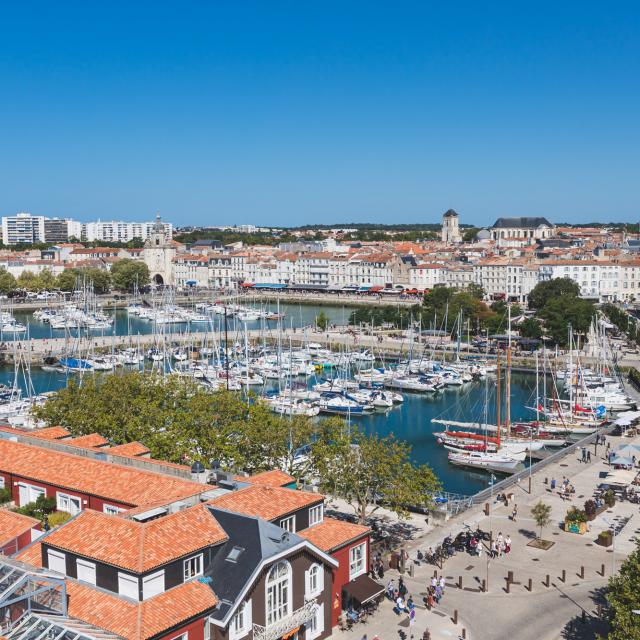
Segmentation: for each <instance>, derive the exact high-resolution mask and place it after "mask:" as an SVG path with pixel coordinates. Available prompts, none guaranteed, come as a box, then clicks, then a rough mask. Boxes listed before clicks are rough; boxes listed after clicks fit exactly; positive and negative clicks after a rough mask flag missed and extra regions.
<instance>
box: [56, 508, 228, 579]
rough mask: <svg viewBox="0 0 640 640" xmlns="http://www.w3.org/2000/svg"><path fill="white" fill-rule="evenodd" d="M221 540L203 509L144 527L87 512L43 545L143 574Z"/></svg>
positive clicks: (215, 523)
mask: <svg viewBox="0 0 640 640" xmlns="http://www.w3.org/2000/svg"><path fill="white" fill-rule="evenodd" d="M225 540H227V534H226V533H225V531H224V529H223V528H222V527H221V526H220V525H219V524H218V521H217V520H216V519H215V518H214V517H213V516H212V515H211V513H210V512H209V510H208V509H207V508H206V506H204V505H196V506H195V507H191V508H189V509H185V510H184V511H178V512H176V513H173V514H171V515H168V516H164V517H162V518H157V519H155V520H151V521H149V522H136V521H134V520H126V519H124V518H114V517H113V516H109V515H106V514H104V513H100V512H98V511H91V510H87V511H83V512H82V513H80V514H79V515H78V516H77V517H76V518H74V519H73V520H71V521H69V522H68V523H66V524H65V525H64V526H62V527H59V528H58V529H56V530H55V531H53V532H52V533H50V534H49V535H48V536H47V540H46V542H47V544H49V545H51V546H53V547H56V548H59V549H64V550H66V551H71V552H73V553H76V554H78V555H82V556H87V557H88V558H93V559H94V560H99V561H101V562H105V563H107V564H110V565H113V566H116V567H120V568H122V569H129V570H131V571H136V572H143V571H149V570H151V569H154V568H155V567H159V566H161V565H163V564H166V563H167V562H171V561H172V560H176V559H178V558H181V557H183V556H185V555H187V554H189V553H193V552H194V551H198V550H199V549H204V548H205V547H208V546H210V545H215V544H219V543H220V542H223V541H225ZM114 541H117V542H116V543H114Z"/></svg>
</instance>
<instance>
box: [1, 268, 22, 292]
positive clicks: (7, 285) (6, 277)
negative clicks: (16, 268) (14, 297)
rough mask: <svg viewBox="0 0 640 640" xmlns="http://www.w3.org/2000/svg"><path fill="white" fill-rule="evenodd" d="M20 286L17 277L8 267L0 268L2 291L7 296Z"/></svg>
mask: <svg viewBox="0 0 640 640" xmlns="http://www.w3.org/2000/svg"><path fill="white" fill-rule="evenodd" d="M17 288H18V284H17V282H16V279H15V278H14V277H13V275H12V274H11V273H9V272H8V271H7V270H6V269H0V293H3V294H4V295H5V296H6V295H8V294H9V293H12V292H13V291H15V290H16V289H17Z"/></svg>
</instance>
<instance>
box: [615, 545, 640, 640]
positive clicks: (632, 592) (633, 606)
mask: <svg viewBox="0 0 640 640" xmlns="http://www.w3.org/2000/svg"><path fill="white" fill-rule="evenodd" d="M607 601H608V604H609V608H608V618H609V624H610V625H611V629H610V631H609V635H608V636H607V638H608V639H609V640H640V616H639V615H638V614H637V613H634V612H636V611H638V610H639V609H640V546H639V543H638V542H636V548H635V550H634V551H633V553H631V555H630V556H629V557H628V558H627V559H626V560H625V561H624V562H623V563H622V566H621V567H620V571H619V572H618V573H617V574H616V575H615V576H612V577H611V578H609V585H608V589H607Z"/></svg>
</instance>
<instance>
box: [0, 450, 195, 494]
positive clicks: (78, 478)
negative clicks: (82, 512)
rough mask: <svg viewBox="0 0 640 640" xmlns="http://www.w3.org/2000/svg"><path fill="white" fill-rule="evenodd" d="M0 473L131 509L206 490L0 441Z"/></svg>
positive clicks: (113, 465) (160, 477)
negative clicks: (3, 472)
mask: <svg viewBox="0 0 640 640" xmlns="http://www.w3.org/2000/svg"><path fill="white" fill-rule="evenodd" d="M0 470H2V471H5V472H7V473H13V474H15V475H19V476H22V477H24V478H30V479H32V480H39V481H41V482H46V483H48V484H52V485H56V486H59V487H64V488H66V489H73V490H75V491H79V492H81V493H88V494H90V495H94V496H100V497H102V498H106V499H108V500H112V501H114V502H119V503H121V504H127V505H131V506H139V505H143V504H148V503H153V502H157V501H158V500H166V501H167V502H171V501H173V500H180V499H184V498H188V497H190V496H195V495H198V494H199V493H201V492H202V491H203V490H205V489H206V487H204V486H203V485H200V484H197V483H195V482H191V481H190V480H183V479H182V478H173V477H170V476H166V475H161V474H159V473H154V472H152V471H144V470H141V469H134V468H131V467H125V466H123V465H118V464H113V463H110V462H100V461H98V460H91V459H89V458H85V457H83V456H75V455H71V454H69V453H61V452H59V451H53V450H50V449H41V448H40V447H35V446H30V445H26V444H22V443H18V442H10V441H8V440H0Z"/></svg>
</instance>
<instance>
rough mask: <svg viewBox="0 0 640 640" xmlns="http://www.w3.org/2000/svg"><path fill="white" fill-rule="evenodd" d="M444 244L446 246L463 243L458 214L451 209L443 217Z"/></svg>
mask: <svg viewBox="0 0 640 640" xmlns="http://www.w3.org/2000/svg"><path fill="white" fill-rule="evenodd" d="M442 242H444V243H445V244H456V243H459V242H462V236H461V235H460V228H459V227H458V214H457V213H456V212H455V211H454V210H453V209H449V211H446V212H445V213H444V214H443V216H442Z"/></svg>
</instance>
